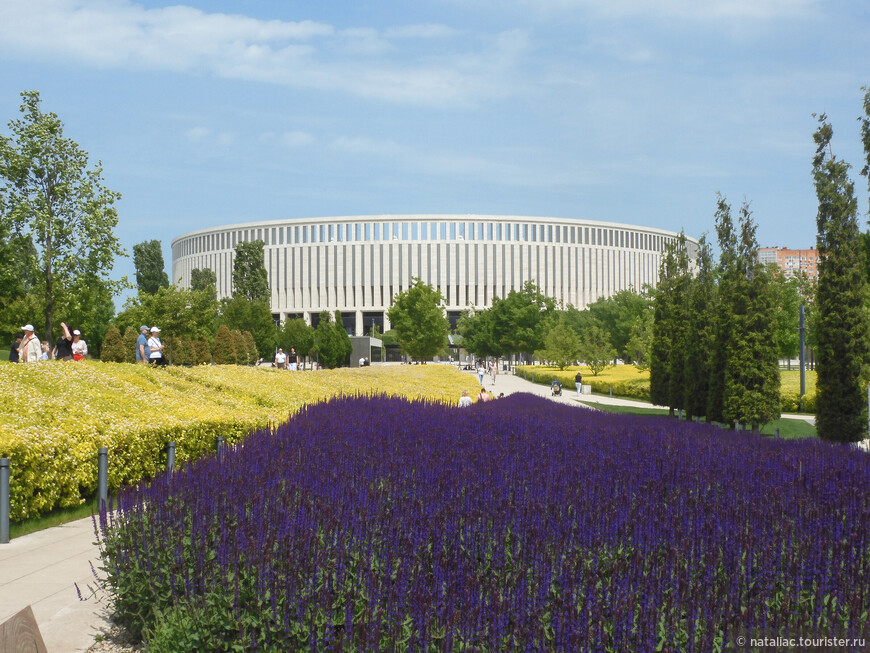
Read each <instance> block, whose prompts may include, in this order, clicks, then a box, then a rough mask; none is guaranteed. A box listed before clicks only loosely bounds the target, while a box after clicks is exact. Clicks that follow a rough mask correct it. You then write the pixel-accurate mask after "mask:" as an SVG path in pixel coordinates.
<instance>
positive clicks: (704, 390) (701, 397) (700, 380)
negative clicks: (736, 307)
mask: <svg viewBox="0 0 870 653" xmlns="http://www.w3.org/2000/svg"><path fill="white" fill-rule="evenodd" d="M698 244H699V248H698V261H697V264H698V272H697V275H695V276H694V277H693V278H692V279H691V281H690V283H689V289H688V311H687V314H686V321H687V324H686V339H685V354H684V356H683V364H684V373H683V379H684V382H685V388H684V390H685V394H686V396H685V401H684V405H685V408H686V416H687V417H688V418H689V419H691V418H692V417H695V416H701V415H706V414H707V405H708V403H709V394H710V377H711V374H712V359H711V353H712V351H713V338H714V332H713V325H714V324H715V317H716V313H715V305H714V299H715V291H716V288H715V283H714V270H713V253H712V251H711V249H710V244H709V243H708V242H707V238H706V237H705V236H702V237H701V238H700V240H699V243H698Z"/></svg>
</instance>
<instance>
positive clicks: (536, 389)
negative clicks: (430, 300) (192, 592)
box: [0, 373, 812, 653]
mask: <svg viewBox="0 0 870 653" xmlns="http://www.w3.org/2000/svg"><path fill="white" fill-rule="evenodd" d="M470 374H473V373H470ZM475 376H476V375H475ZM484 387H485V388H486V389H487V390H489V391H490V392H493V393H494V394H495V395H496V396H498V395H499V393H502V392H503V393H504V394H505V395H511V394H514V393H515V392H528V393H531V394H535V395H538V396H541V397H548V398H551V399H553V400H554V401H558V402H561V403H566V404H571V405H578V404H579V401H580V400H579V398H578V397H577V393H576V391H572V390H568V389H565V390H563V392H562V396H561V397H551V393H550V388H549V386H544V385H537V384H534V383H531V382H530V381H525V380H523V379H522V378H521V377H518V376H514V375H512V374H497V375H496V378H495V384H493V383H492V380H491V379H490V377H488V376H486V377H484ZM457 399H458V398H457ZM583 401H589V402H597V403H601V404H615V405H622V406H638V407H647V408H649V407H650V404H648V403H644V402H640V401H633V400H630V399H620V398H616V397H614V398H611V397H602V396H598V395H583ZM794 417H796V418H799V419H806V418H807V416H794ZM809 419H810V420H811V419H812V418H811V417H810V418H809ZM91 563H93V565H94V567H98V566H99V550H98V548H97V545H96V536H95V534H94V528H93V522H92V520H91V519H90V518H87V519H82V520H79V521H76V522H71V523H69V524H65V525H64V526H58V527H55V528H48V529H46V530H44V531H40V532H38V533H32V534H30V535H25V536H22V537H18V538H15V539H13V540H12V541H11V542H10V543H9V544H0V623H3V622H4V621H6V620H7V619H9V618H10V617H11V616H12V615H14V614H16V613H17V612H19V611H20V610H22V609H24V608H26V607H27V606H28V605H30V606H32V608H33V613H34V616H35V618H36V622H37V624H38V625H39V630H40V632H41V634H42V637H43V639H44V640H45V645H46V648H47V649H48V653H78V652H82V651H87V650H88V648H90V647H91V646H92V645H93V644H94V639H95V637H97V636H98V635H100V634H101V633H104V632H105V631H107V630H108V629H109V627H110V623H109V620H108V616H107V609H106V606H105V597H104V596H103V597H102V599H103V602H102V603H101V602H100V601H99V600H98V599H97V598H95V597H93V596H92V595H91V592H90V591H89V590H88V586H90V587H94V581H95V579H94V576H93V572H92V570H91ZM76 584H77V585H78V587H79V588H80V590H81V593H82V596H83V597H85V599H86V600H84V601H82V600H80V599H79V596H78V593H77V592H76Z"/></svg>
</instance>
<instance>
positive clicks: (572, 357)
mask: <svg viewBox="0 0 870 653" xmlns="http://www.w3.org/2000/svg"><path fill="white" fill-rule="evenodd" d="M583 353H584V350H583V342H582V341H581V339H580V337H579V336H578V335H577V332H576V331H574V329H572V328H571V327H570V326H568V323H567V321H566V319H565V316H564V315H562V316H560V317H559V318H558V319H557V320H556V322H555V323H554V324H553V325H552V326H551V327H550V328H549V329H548V330H547V333H546V335H545V336H544V348H543V349H539V350H538V351H536V352H535V358H537V359H539V360H546V361H551V362H552V363H554V364H555V365H556V366H557V367H558V368H559V369H560V370H564V369H565V368H566V367H568V366H569V365H573V364H574V362H575V361H577V360H578V359H579V358H580V357H581V355H582V354H583Z"/></svg>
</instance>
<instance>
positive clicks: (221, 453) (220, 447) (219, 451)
mask: <svg viewBox="0 0 870 653" xmlns="http://www.w3.org/2000/svg"><path fill="white" fill-rule="evenodd" d="M216 448H217V457H218V460H223V459H224V438H223V436H220V435H219V436H218V437H217V442H216Z"/></svg>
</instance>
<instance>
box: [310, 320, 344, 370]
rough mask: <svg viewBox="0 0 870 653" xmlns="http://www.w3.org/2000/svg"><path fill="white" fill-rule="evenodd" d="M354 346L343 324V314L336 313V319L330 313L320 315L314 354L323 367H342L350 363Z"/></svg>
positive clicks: (315, 335)
mask: <svg viewBox="0 0 870 653" xmlns="http://www.w3.org/2000/svg"><path fill="white" fill-rule="evenodd" d="M352 351H353V345H352V344H351V342H350V337H349V336H348V335H347V331H345V330H344V326H343V325H342V323H341V312H340V311H336V312H335V319H334V320H333V319H332V316H331V315H330V314H329V311H323V312H321V313H320V322H318V324H317V328H316V329H315V330H314V352H315V354H316V355H317V357H318V361H319V363H320V365H321V366H322V367H327V368H332V367H340V366H341V365H344V364H346V363H347V362H348V360H349V358H350V354H351V352H352Z"/></svg>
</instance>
